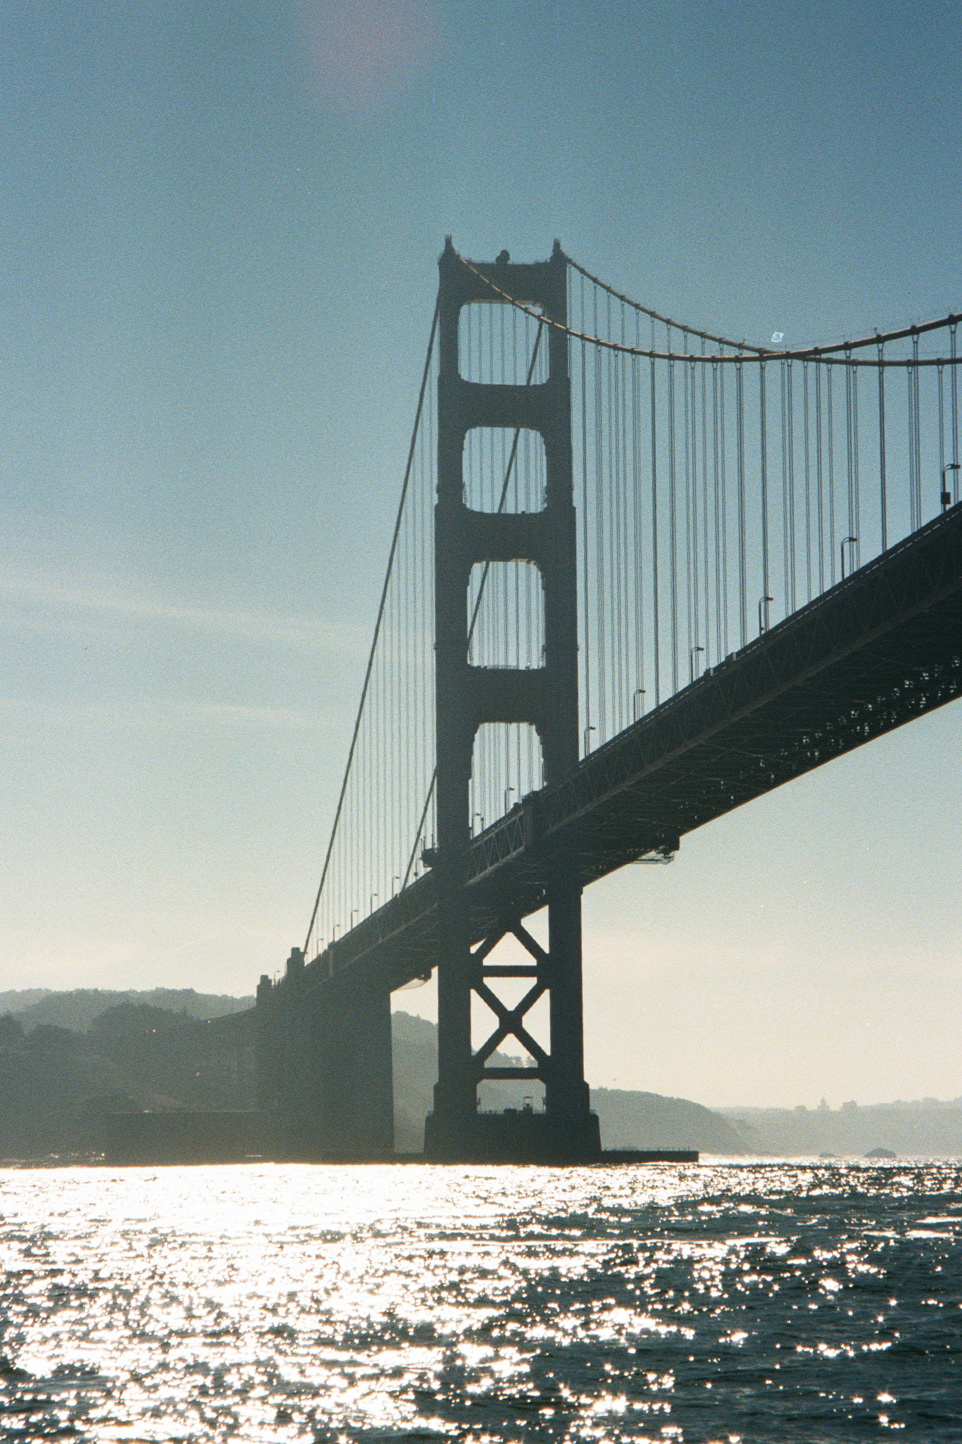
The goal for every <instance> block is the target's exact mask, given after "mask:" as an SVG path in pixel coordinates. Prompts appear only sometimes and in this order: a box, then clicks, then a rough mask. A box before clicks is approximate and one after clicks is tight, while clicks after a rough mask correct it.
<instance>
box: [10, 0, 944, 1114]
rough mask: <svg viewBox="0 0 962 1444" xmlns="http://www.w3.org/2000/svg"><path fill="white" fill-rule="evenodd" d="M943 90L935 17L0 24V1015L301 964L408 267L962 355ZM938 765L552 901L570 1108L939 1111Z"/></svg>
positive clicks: (563, 10) (221, 10) (567, 2)
mask: <svg viewBox="0 0 962 1444" xmlns="http://www.w3.org/2000/svg"><path fill="white" fill-rule="evenodd" d="M960 53H962V10H960V8H959V6H958V5H957V4H955V3H946V4H941V3H938V0H927V3H925V4H923V5H919V4H917V3H904V4H903V3H898V0H888V3H881V4H873V3H869V0H858V3H852V4H848V3H837V4H827V3H817V0H806V3H800V4H791V3H788V0H782V3H751V0H739V3H735V4H719V3H711V4H702V3H661V4H649V3H643V0H634V3H629V0H621V3H614V0H611V3H608V0H520V3H519V0H513V3H505V0H483V3H482V0H437V3H429V0H382V3H378V0H303V3H301V0H204V3H203V4H198V3H196V0H166V3H164V0H139V3H137V4H130V3H128V0H118V3H113V0H39V3H32V0H0V65H2V83H0V107H2V127H0V146H2V153H0V206H2V213H0V257H2V259H0V286H2V289H0V295H2V302H0V305H2V310H0V367H2V389H0V398H2V399H0V405H2V424H0V507H2V531H0V647H2V658H0V742H2V767H0V820H2V827H3V862H4V865H3V877H2V882H0V899H2V910H0V960H2V966H0V988H15V987H35V986H48V987H58V988H62V987H74V986H77V987H79V986H100V987H119V986H126V987H140V988H146V987H152V986H156V985H163V986H171V987H185V986H194V987H197V988H199V989H216V990H222V991H228V992H235V993H241V992H248V991H250V990H251V989H252V987H253V985H254V983H255V982H256V979H257V976H258V975H259V974H260V973H261V972H265V971H267V972H272V971H274V970H275V969H276V968H279V967H280V966H281V965H282V964H283V959H284V957H285V956H286V954H287V952H288V950H289V948H290V946H291V944H292V943H296V942H299V941H301V939H302V938H303V935H304V932H305V929H306V925H307V918H308V915H309V912H310V905H311V902H312V899H313V893H314V890H315V888H316V884H317V878H318V876H319V871H320V863H321V858H322V855H323V846H324V841H325V837H326V830H327V826H328V824H329V820H330V816H331V811H332V804H333V799H334V797H335V794H336V787H337V783H338V781H339V777H340V772H341V767H342V763H343V758H344V754H345V750H346V745H347V738H348V735H349V728H350V724H351V721H352V718H353V708H354V704H355V699H356V695H357V690H358V687H359V683H360V677H361V673H362V669H363V663H364V658H365V653H366V648H367V643H368V635H369V630H370V626H371V623H372V620H373V614H374V609H375V606H376V600H377V589H378V584H379V580H380V576H381V573H382V571H383V563H384V558H385V556H386V552H387V545H388V540H389V529H390V523H391V516H392V513H393V509H394V506H395V504H396V497H397V491H398V486H399V482H400V476H401V470H402V467H403V462H404V455H405V448H406V445H407V440H408V436H409V432H410V425H411V420H412V415H413V406H414V400H415V395H416V388H417V385H418V380H419V372H420V366H421V363H422V360H423V352H424V346H425V342H426V337H427V331H428V327H429V323H430V316H431V310H432V307H433V299H434V291H435V286H436V275H437V272H436V265H435V263H436V258H437V255H438V252H439V250H440V248H441V245H442V243H443V239H444V235H445V233H446V232H448V231H450V232H452V233H453V235H454V238H455V241H456V243H457V244H458V246H459V247H460V248H461V249H462V250H464V251H465V252H466V253H468V254H469V255H473V256H476V257H478V258H482V259H483V258H489V257H493V256H494V255H495V254H496V253H497V252H498V251H499V250H500V249H501V247H502V246H508V247H509V248H510V250H511V252H512V255H513V256H514V257H515V258H518V259H521V258H526V257H530V258H537V257H541V256H544V255H546V254H547V253H548V251H549V249H550V246H551V242H552V240H553V238H554V237H555V236H559V237H560V238H561V239H562V241H563V243H564V245H565V248H566V249H567V250H568V251H569V252H570V253H571V254H572V255H574V256H576V257H578V258H579V259H580V260H583V261H584V262H585V263H586V264H587V265H588V266H589V267H590V268H591V269H592V270H594V271H596V272H597V273H599V274H600V275H602V276H604V277H605V278H607V279H609V280H610V281H612V282H613V283H614V284H615V285H617V286H619V287H620V288H622V289H624V290H626V291H627V292H628V293H630V294H632V295H634V296H636V297H637V298H638V299H640V300H642V301H645V302H647V303H648V304H651V305H653V306H655V307H657V308H658V309H660V310H662V311H666V312H668V313H669V314H671V315H673V316H675V317H677V318H679V319H681V320H687V321H690V322H693V323H695V324H700V325H703V326H706V327H708V328H709V329H714V330H721V331H722V332H724V333H727V334H734V335H737V336H745V337H746V338H748V339H751V340H757V341H765V340H767V338H768V337H769V336H770V335H771V333H772V332H773V331H774V330H779V331H782V332H784V333H785V337H786V342H787V344H789V345H792V344H795V345H800V344H804V343H806V342H810V341H816V340H833V339H837V338H838V337H839V336H840V335H842V334H864V333H866V332H870V331H871V330H873V329H874V328H876V327H878V328H880V329H883V330H884V329H886V328H887V327H891V326H895V325H897V324H901V323H906V322H910V321H921V320H925V319H928V318H929V317H930V316H936V315H940V314H944V313H945V312H946V311H948V310H962V234H960V225H959V198H960V195H962V174H960V171H962V126H960V118H962V85H960V82H959V57H960ZM930 480H931V483H932V486H933V487H937V485H938V478H930ZM960 747H962V708H959V707H949V708H947V709H944V710H943V711H942V712H941V713H938V714H935V715H934V716H932V717H930V718H928V719H924V720H923V721H920V722H917V723H913V724H911V725H910V726H909V727H907V728H905V729H903V731H902V732H901V733H899V734H896V735H894V736H892V737H889V738H887V739H884V740H882V741H880V742H876V743H873V744H871V745H870V746H869V747H868V748H865V749H863V750H862V751H860V752H857V753H855V754H852V755H851V756H849V757H847V758H844V759H841V760H840V761H836V762H834V763H832V764H830V765H829V766H828V767H827V768H824V769H822V770H821V771H820V772H818V773H816V774H813V775H812V776H810V777H808V778H805V779H802V780H801V781H798V782H795V783H792V784H790V785H789V786H788V787H787V788H784V789H782V790H781V791H779V792H777V793H774V794H772V795H770V796H769V797H767V798H765V799H763V800H761V801H759V802H756V803H752V804H750V805H749V806H748V807H746V808H743V809H742V810H741V811H739V812H737V813H735V814H733V815H732V816H731V817H730V818H728V819H726V820H723V821H721V822H716V823H713V824H711V825H710V826H709V827H707V828H705V829H704V830H703V831H702V832H700V833H698V834H695V835H693V836H691V837H690V838H687V839H685V841H684V842H683V845H682V849H681V852H680V853H679V856H678V858H677V860H676V862H675V863H674V864H673V865H672V866H671V867H669V868H654V867H647V868H643V867H631V868H628V869H625V870H624V871H623V872H622V873H621V874H620V875H618V876H617V877H615V878H612V879H610V880H608V881H607V882H604V883H602V884H599V885H597V886H596V887H595V888H593V889H592V890H591V891H590V893H589V894H588V896H587V899H586V917H587V929H586V993H587V1010H588V1012H587V1041H588V1071H589V1076H590V1077H591V1079H592V1081H594V1082H596V1083H604V1084H616V1085H621V1086H632V1087H641V1088H648V1089H652V1090H654V1091H657V1092H663V1093H678V1094H684V1095H687V1096H689V1097H695V1098H698V1099H699V1100H701V1101H703V1102H706V1103H729V1102H730V1103H734V1102H739V1103H766V1102H771V1103H785V1104H795V1103H803V1102H804V1103H808V1104H814V1103H817V1102H818V1100H819V1098H820V1097H821V1096H822V1095H825V1096H827V1097H828V1099H829V1101H831V1102H833V1103H838V1102H839V1101H840V1100H842V1099H845V1098H856V1099H858V1100H860V1101H865V1102H868V1101H872V1100H878V1099H888V1098H894V1097H898V1096H901V1097H917V1096H922V1095H925V1094H931V1095H935V1096H940V1097H954V1096H957V1095H959V1094H962V1049H960V1043H959V1040H960V1038H962V903H960V895H962V889H960V885H959V879H960V870H962V869H960V860H959V841H960V827H962V779H960V768H959V755H960ZM397 1003H398V1004H399V1005H400V1006H403V1007H406V1008H409V1009H414V1008H419V1009H424V1010H429V1008H430V990H429V989H424V990H421V991H419V992H407V993H402V994H400V995H398V998H397Z"/></svg>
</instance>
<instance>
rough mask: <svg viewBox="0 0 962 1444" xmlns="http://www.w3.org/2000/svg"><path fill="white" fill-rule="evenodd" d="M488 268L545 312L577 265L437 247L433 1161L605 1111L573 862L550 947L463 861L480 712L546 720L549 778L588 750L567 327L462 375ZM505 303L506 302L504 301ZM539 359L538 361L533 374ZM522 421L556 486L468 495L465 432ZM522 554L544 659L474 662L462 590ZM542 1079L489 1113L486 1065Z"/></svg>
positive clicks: (591, 1143) (558, 308)
mask: <svg viewBox="0 0 962 1444" xmlns="http://www.w3.org/2000/svg"><path fill="white" fill-rule="evenodd" d="M488 281H491V282H493V283H494V285H495V286H497V287H499V288H500V289H501V290H503V291H504V292H506V293H507V294H509V295H511V296H514V297H516V298H517V299H518V300H521V301H523V302H524V303H525V304H527V305H530V306H531V307H532V308H534V309H535V310H538V309H540V310H541V311H542V312H543V313H544V314H545V315H547V316H550V317H553V318H555V319H558V320H561V321H564V320H565V319H566V317H567V262H566V260H565V257H564V255H563V254H562V252H561V249H560V247H559V246H558V245H557V244H556V245H555V250H554V253H553V254H552V256H551V259H550V260H548V261H544V262H538V263H535V264H532V265H515V264H512V263H511V262H510V261H509V260H508V259H507V256H506V254H505V256H503V257H502V258H500V259H499V260H498V261H496V262H495V263H494V264H493V265H479V266H477V267H473V268H472V267H469V266H468V265H466V264H465V263H464V261H463V260H462V259H461V258H460V257H459V256H458V255H457V253H456V252H455V251H454V249H453V247H452V246H451V244H450V240H449V241H448V244H447V245H446V247H445V250H444V254H443V255H442V256H441V260H440V287H439V317H438V341H439V373H438V495H437V506H436V509H435V533H434V536H435V657H436V704H437V706H436V712H437V849H436V854H435V859H434V867H435V875H436V877H437V884H438V898H439V907H438V919H439V936H438V1082H437V1086H436V1089H435V1101H434V1112H433V1114H432V1115H431V1116H430V1117H429V1118H428V1120H427V1123H426V1128H425V1152H426V1154H427V1155H428V1156H429V1157H432V1158H436V1159H445V1160H461V1161H479V1162H483V1161H489V1160H490V1161H493V1160H500V1159H504V1160H505V1161H508V1160H514V1161H526V1160H530V1161H545V1162H548V1161H552V1162H564V1161H585V1160H587V1159H590V1158H594V1157H597V1156H598V1154H599V1152H600V1144H599V1138H598V1122H597V1118H595V1116H594V1115H593V1114H592V1113H591V1111H590V1107H589V1099H588V1088H587V1085H586V1083H585V1079H584V1060H583V1048H582V998H581V888H580V881H579V879H578V878H577V876H576V873H575V868H574V864H572V866H571V868H566V867H565V866H564V864H559V867H558V870H557V876H556V879H555V881H554V883H553V884H552V886H551V887H549V888H548V889H547V890H546V893H545V897H544V901H545V903H546V904H547V906H548V916H549V924H548V927H549V935H550V936H549V946H548V949H547V950H545V949H543V948H541V947H540V946H539V945H538V943H537V942H535V940H534V939H533V938H532V937H531V936H530V934H529V933H528V932H527V931H526V929H525V928H524V926H523V923H522V921H521V918H520V916H519V915H518V914H517V912H516V911H515V910H514V909H513V908H512V901H511V899H510V898H505V900H504V911H503V916H502V918H501V919H500V921H499V922H498V923H497V925H496V926H495V927H494V929H493V930H490V929H489V932H488V936H487V937H485V938H484V939H483V940H482V942H481V943H480V944H478V945H477V946H474V947H473V948H472V942H473V939H476V938H477V937H478V936H479V933H480V932H481V928H480V926H479V920H478V919H476V918H473V917H472V912H471V880H470V877H469V876H468V875H467V871H466V869H467V865H468V847H469V843H470V839H471V817H470V792H469V789H470V783H471V768H472V753H473V749H474V740H475V735H476V733H477V730H478V728H479V727H480V726H481V725H482V724H484V723H489V722H492V723H529V724H532V725H533V726H534V727H535V728H536V729H537V733H538V737H539V739H540V743H541V749H542V759H543V764H544V781H545V782H546V783H551V782H555V781H557V780H558V779H559V778H561V777H563V776H564V775H565V773H567V772H569V771H570V770H571V769H572V768H573V767H575V766H576V764H577V762H578V670H577V652H578V646H577V558H576V540H577V537H576V529H575V512H574V501H573V494H572V463H571V385H570V379H569V375H568V350H567V337H566V335H565V334H564V333H562V332H560V331H556V330H554V329H551V328H548V327H545V328H544V330H543V333H542V335H541V336H540V337H539V345H543V346H545V347H546V349H547V353H548V365H547V376H546V378H545V379H544V380H541V381H534V380H532V379H531V376H529V379H528V381H527V382H526V383H525V384H522V385H517V384H507V383H497V384H495V383H484V384H482V383H479V382H472V381H468V380H466V379H465V378H464V377H463V376H462V375H461V372H460V368H459V354H458V353H459V345H458V331H459V321H460V316H461V311H462V309H463V307H464V306H466V305H470V304H472V303H474V302H484V303H488V304H492V305H495V304H499V300H500V298H499V296H498V294H497V291H496V290H493V289H492V287H491V285H489V284H488ZM501 304H504V303H503V302H501ZM533 374H534V368H533V367H532V373H531V375H532V376H533ZM475 427H488V428H502V429H509V430H514V431H515V432H517V433H520V431H521V429H523V428H528V429H530V430H532V431H534V432H537V433H538V434H539V435H540V436H541V438H542V441H543V443H544V456H545V496H544V505H543V507H542V508H541V510H539V511H534V512H528V513H517V512H506V511H504V510H503V509H499V510H498V511H496V512H481V511H475V510H472V509H470V508H469V507H468V506H467V505H466V504H465V491H464V465H463V460H464V444H465V437H466V435H467V433H468V431H470V430H471V429H472V428H475ZM511 561H525V562H531V563H533V564H534V565H535V566H536V567H537V568H538V571H539V573H540V577H541V583H542V587H543V595H544V639H543V663H542V665H541V666H533V667H531V668H529V669H524V668H520V667H510V666H504V667H480V666H472V665H470V664H469V662H468V650H469V641H470V622H469V618H468V588H469V581H470V575H471V570H472V567H474V566H475V565H478V564H481V565H484V564H486V563H491V562H511ZM508 933H511V934H513V935H514V937H515V938H516V939H517V940H518V941H519V942H520V943H521V944H522V946H523V947H524V948H525V950H526V951H527V953H528V955H529V959H530V961H528V962H525V963H523V964H520V965H517V966H511V967H505V966H499V965H498V964H497V963H495V962H493V961H491V960H490V959H489V954H490V953H491V952H492V950H493V949H494V948H495V947H496V946H497V944H498V942H500V940H501V939H502V938H503V937H504V936H505V935H506V934H508ZM506 976H510V977H512V978H526V979H529V980H530V981H529V987H528V990H527V992H526V993H525V995H524V997H523V998H522V1001H521V1002H520V1003H519V1004H517V1005H516V1006H514V1007H509V1006H507V1005H506V1004H504V1003H503V1002H502V1001H501V999H500V998H499V997H498V996H497V982H498V980H499V979H500V978H504V977H506ZM545 993H547V994H548V995H549V1013H550V1045H549V1047H548V1048H547V1049H545V1048H544V1047H542V1046H541V1045H540V1044H539V1043H538V1042H537V1041H536V1040H535V1039H534V1038H533V1037H532V1035H531V1033H530V1032H529V1031H528V1029H527V1028H526V1026H525V1015H526V1014H527V1013H528V1011H529V1010H530V1009H531V1008H532V1007H534V1005H535V1003H537V1002H538V1001H539V1000H540V999H541V998H542V997H543V996H544V994H545ZM475 995H476V996H478V997H479V998H481V999H482V1001H483V1002H484V1003H485V1004H486V1005H487V1007H488V1008H489V1009H490V1010H491V1012H492V1013H493V1014H494V1016H495V1018H496V1020H497V1026H496V1028H495V1031H494V1032H493V1033H492V1035H491V1037H490V1038H489V1039H488V1040H487V1041H486V1042H485V1043H483V1044H482V1045H481V1047H480V1048H478V1049H477V1050H475V1049H474V1048H473V1046H472V1037H471V1004H472V997H473V996H475ZM506 1040H509V1041H510V1040H514V1041H516V1042H519V1043H520V1044H521V1045H522V1047H523V1048H524V1049H525V1051H527V1052H528V1053H529V1055H530V1056H531V1057H532V1060H533V1062H532V1065H531V1066H524V1067H519V1068H516V1067H510V1068H507V1067H505V1066H497V1065H496V1064H495V1063H492V1062H490V1061H489V1060H491V1058H492V1055H493V1054H494V1053H495V1052H496V1050H497V1049H498V1048H499V1047H500V1045H501V1043H502V1042H504V1041H506ZM508 1077H517V1078H519V1079H538V1080H540V1081H542V1082H543V1083H544V1086H545V1103H546V1106H545V1112H544V1113H543V1114H542V1113H537V1114H536V1113H533V1112H527V1113H520V1112H517V1111H516V1112H515V1113H513V1114H509V1113H505V1114H482V1113H479V1111H478V1085H479V1083H481V1082H482V1081H483V1080H484V1079H485V1078H508Z"/></svg>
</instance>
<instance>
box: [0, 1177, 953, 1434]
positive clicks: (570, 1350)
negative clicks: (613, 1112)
mask: <svg viewBox="0 0 962 1444" xmlns="http://www.w3.org/2000/svg"><path fill="white" fill-rule="evenodd" d="M960 1234H962V1168H960V1167H959V1165H957V1164H947V1163H942V1162H940V1163H931V1164H919V1165H902V1164H888V1165H884V1166H869V1165H867V1164H858V1165H855V1164H851V1165H848V1164H835V1163H832V1164H825V1163H820V1164H817V1165H814V1164H813V1165H799V1164H785V1163H777V1164H773V1163H757V1164H741V1163H733V1164H719V1165H713V1164H703V1165H700V1166H697V1167H695V1166H692V1167H674V1166H667V1165H658V1166H646V1167H596V1168H585V1169H568V1170H560V1169H549V1168H497V1169H495V1168H464V1169H460V1168H454V1167H448V1168H444V1167H433V1168H432V1167H427V1166H420V1165H408V1166H403V1167H400V1166H395V1167H390V1166H384V1167H379V1166H368V1167H346V1166H341V1167H325V1166H306V1165H305V1166H295V1165H292V1166H278V1165H252V1166H234V1167H213V1168H206V1167H196V1168H125V1169H105V1168H87V1169H81V1168H64V1169H25V1170H15V1169H8V1170H4V1171H2V1172H0V1248H2V1261H3V1304H2V1310H0V1328H2V1331H3V1338H2V1340H0V1353H2V1356H3V1357H2V1363H0V1438H3V1439H29V1440H34V1439H36V1440H41V1439H56V1438H73V1439H78V1440H89V1441H98V1444H101V1441H112V1440H117V1441H120V1440H125V1441H139V1440H143V1441H174V1440H177V1441H181V1440H184V1441H186V1440H190V1441H213V1440H240V1441H251V1444H255V1441H256V1444H261V1441H271V1444H274V1441H277V1444H282V1441H288V1440H291V1441H295V1440H296V1441H301V1440H306V1441H318V1444H322V1441H323V1444H334V1441H339V1440H345V1441H353V1440H364V1441H372V1444H373V1441H380V1440H384V1441H388V1440H391V1441H401V1440H410V1441H415V1440H435V1439H437V1440H444V1439H455V1440H459V1441H474V1444H482V1441H485V1444H501V1441H527V1440H552V1441H554V1440H570V1441H575V1440H604V1441H609V1440H610V1441H617V1440H658V1441H664V1440H675V1441H692V1444H694V1441H703V1444H707V1441H716V1440H717V1441H725V1444H734V1441H758V1444H769V1441H780V1440H798V1441H806V1444H818V1441H822V1440H825V1441H833V1444H834V1441H846V1440H862V1439H875V1438H878V1437H879V1436H885V1435H888V1434H889V1432H890V1431H891V1432H894V1433H896V1434H897V1435H898V1436H899V1437H900V1438H902V1439H903V1440H906V1441H908V1440H913V1441H914V1440H918V1441H925V1444H930V1441H942V1440H949V1441H952V1440H962V1358H960V1355H962V1347H960V1339H962V1250H960V1247H959V1242H960Z"/></svg>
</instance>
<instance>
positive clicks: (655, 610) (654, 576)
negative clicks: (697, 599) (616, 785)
mask: <svg viewBox="0 0 962 1444" xmlns="http://www.w3.org/2000/svg"><path fill="white" fill-rule="evenodd" d="M651 331H653V332H654V322H651ZM651 342H653V344H651V349H653V351H654V336H651ZM649 365H650V387H651V631H653V643H651V650H653V660H654V705H656V708H657V706H659V705H660V702H662V638H660V635H659V449H657V425H656V423H657V401H656V375H654V357H651V360H650V362H649Z"/></svg>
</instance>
